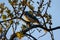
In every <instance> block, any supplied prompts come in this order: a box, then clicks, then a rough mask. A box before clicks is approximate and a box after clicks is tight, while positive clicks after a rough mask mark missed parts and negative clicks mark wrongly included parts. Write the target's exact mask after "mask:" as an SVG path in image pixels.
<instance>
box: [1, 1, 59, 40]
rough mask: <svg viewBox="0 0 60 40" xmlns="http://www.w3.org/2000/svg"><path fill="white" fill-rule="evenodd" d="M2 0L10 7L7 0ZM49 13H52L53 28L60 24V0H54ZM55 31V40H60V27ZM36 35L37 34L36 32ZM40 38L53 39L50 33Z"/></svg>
mask: <svg viewBox="0 0 60 40" xmlns="http://www.w3.org/2000/svg"><path fill="white" fill-rule="evenodd" d="M35 1H36V0H35ZM0 2H5V3H6V6H8V7H9V4H8V3H7V0H0ZM48 13H50V14H51V15H52V22H53V25H52V28H53V27H56V26H59V25H60V22H59V21H60V0H52V3H51V7H50V8H49V9H48ZM53 32H54V38H55V40H59V39H60V29H59V30H55V31H53ZM34 35H36V34H34ZM24 39H25V38H24ZM26 40H27V39H26ZM39 40H51V39H50V34H49V33H48V34H47V35H45V36H44V37H42V38H40V39H39Z"/></svg>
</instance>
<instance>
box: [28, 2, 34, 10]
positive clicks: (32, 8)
mask: <svg viewBox="0 0 60 40" xmlns="http://www.w3.org/2000/svg"><path fill="white" fill-rule="evenodd" d="M27 6H28V7H29V8H30V9H31V10H34V7H33V6H32V5H30V3H29V2H28V3H27Z"/></svg>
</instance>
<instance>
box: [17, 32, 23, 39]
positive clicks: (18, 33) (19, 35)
mask: <svg viewBox="0 0 60 40" xmlns="http://www.w3.org/2000/svg"><path fill="white" fill-rule="evenodd" d="M16 36H17V37H18V38H19V39H21V38H22V37H23V36H24V34H23V33H22V32H17V33H16Z"/></svg>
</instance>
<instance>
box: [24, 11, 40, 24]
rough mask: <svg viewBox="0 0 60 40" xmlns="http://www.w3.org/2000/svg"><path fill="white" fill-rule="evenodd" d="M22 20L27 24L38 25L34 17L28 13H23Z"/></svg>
mask: <svg viewBox="0 0 60 40" xmlns="http://www.w3.org/2000/svg"><path fill="white" fill-rule="evenodd" d="M24 20H25V21H27V22H31V23H33V24H34V23H35V24H38V25H39V24H40V22H39V20H38V19H37V18H36V16H34V15H33V14H32V13H29V11H26V12H24Z"/></svg>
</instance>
